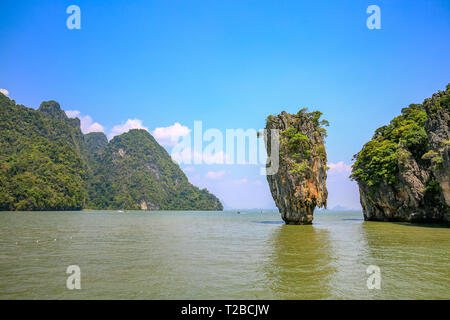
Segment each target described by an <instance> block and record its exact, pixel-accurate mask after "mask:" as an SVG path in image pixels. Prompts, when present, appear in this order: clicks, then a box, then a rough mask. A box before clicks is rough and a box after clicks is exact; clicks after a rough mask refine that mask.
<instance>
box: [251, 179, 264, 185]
mask: <svg viewBox="0 0 450 320" xmlns="http://www.w3.org/2000/svg"><path fill="white" fill-rule="evenodd" d="M253 184H256V185H259V186H260V185H262V181H261V180H255V181H253Z"/></svg>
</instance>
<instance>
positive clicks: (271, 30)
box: [0, 0, 450, 208]
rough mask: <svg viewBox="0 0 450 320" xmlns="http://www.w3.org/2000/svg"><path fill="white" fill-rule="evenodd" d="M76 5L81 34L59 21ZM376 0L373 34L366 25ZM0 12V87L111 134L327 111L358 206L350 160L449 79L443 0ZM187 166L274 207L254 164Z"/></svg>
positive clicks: (342, 190) (10, 6) (336, 199)
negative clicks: (377, 21)
mask: <svg viewBox="0 0 450 320" xmlns="http://www.w3.org/2000/svg"><path fill="white" fill-rule="evenodd" d="M72 4H75V5H78V6H79V7H80V8H81V29H80V30H69V29H67V27H66V19H67V17H68V16H69V15H68V14H66V8H67V7H68V6H69V5H72ZM372 4H375V5H378V6H379V7H380V9H381V30H369V29H368V28H367V27H366V19H367V18H368V16H369V15H368V14H367V13H366V8H367V7H368V6H369V5H372ZM0 9H1V10H0V38H1V45H0V61H1V62H2V68H1V69H2V71H1V73H0V88H3V89H6V90H8V92H9V96H10V97H11V98H12V99H15V100H16V102H17V103H21V104H24V105H26V106H29V107H33V108H36V107H38V106H39V104H40V102H41V101H43V100H50V99H54V100H57V101H59V102H60V104H61V106H62V107H63V108H64V109H65V110H72V111H74V110H76V111H78V112H79V114H78V116H79V117H84V119H85V120H86V121H87V122H86V128H89V125H92V123H95V122H97V123H98V125H101V127H98V126H94V127H96V128H97V129H98V128H102V130H104V131H105V132H106V133H107V134H108V135H111V133H112V132H113V131H114V130H116V131H117V132H118V133H119V132H121V130H122V131H123V130H125V129H126V128H127V126H124V125H125V124H127V120H128V119H130V120H132V121H129V122H128V125H129V126H128V127H136V126H137V127H145V128H147V129H148V130H149V131H150V132H154V130H155V129H156V128H165V127H172V126H173V125H174V124H175V123H179V124H180V126H182V127H187V128H189V129H192V128H193V123H194V121H195V120H201V121H203V127H204V128H205V129H207V128H218V129H220V130H225V129H226V128H243V129H248V128H254V129H259V128H262V127H263V126H264V121H265V118H266V117H267V115H269V114H275V113H279V112H280V111H282V110H286V111H287V112H297V111H298V110H299V109H300V108H302V107H308V108H309V109H310V110H315V109H317V110H320V111H322V112H323V113H324V117H325V118H326V119H328V120H329V121H330V123H331V125H330V127H329V129H328V134H329V137H328V139H327V143H326V148H327V152H328V159H329V162H330V163H332V164H334V165H335V167H334V168H335V169H332V170H330V172H329V173H330V175H329V179H328V188H329V205H330V207H333V206H335V205H342V206H346V207H351V208H358V207H359V196H358V191H357V188H356V185H355V184H354V183H352V182H350V181H349V180H348V177H347V176H348V168H349V167H348V166H349V165H350V164H351V159H352V156H353V154H355V153H356V152H358V151H359V150H360V149H361V147H362V145H363V144H364V143H365V142H366V141H367V140H368V139H370V137H371V136H372V134H373V132H374V130H375V129H376V128H378V127H379V126H381V125H383V124H386V123H388V122H389V121H390V119H392V118H393V117H394V116H396V115H398V114H399V112H400V109H401V108H402V107H405V106H407V105H408V104H410V103H420V102H422V101H423V99H424V98H426V97H428V96H430V95H431V94H432V93H433V92H435V91H437V90H442V89H444V88H445V85H446V84H447V83H448V82H450V59H449V52H450V41H449V34H450V2H449V1H444V0H442V1H414V2H411V1H298V0H297V1H243V0H240V1H173V0H171V1H112V0H109V1H58V2H56V1H17V0H15V1H9V0H6V1H5V0H2V2H1V4H0ZM87 116H89V117H90V118H86V117H87ZM89 121H91V122H89ZM115 126H116V127H115ZM114 127H115V129H114ZM116 131H115V132H116ZM166 147H167V149H168V151H170V149H171V147H170V146H169V145H166ZM186 167H188V168H189V169H187V170H185V172H186V174H187V175H188V177H189V178H190V180H191V181H192V182H193V183H194V184H196V185H199V186H201V187H207V188H208V189H210V190H211V191H212V192H214V193H215V194H217V195H218V196H219V197H220V198H221V199H222V200H223V202H224V203H225V204H226V205H227V206H229V207H235V208H259V207H263V208H273V207H274V204H273V200H272V199H271V196H270V193H269V190H268V187H267V183H266V181H265V178H264V177H262V176H260V175H259V167H257V166H249V165H241V166H238V165H235V166H229V165H228V166H227V165H192V166H183V165H182V168H184V169H185V168H186Z"/></svg>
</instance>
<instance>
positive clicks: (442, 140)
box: [351, 84, 450, 223]
mask: <svg viewBox="0 0 450 320" xmlns="http://www.w3.org/2000/svg"><path fill="white" fill-rule="evenodd" d="M449 121H450V84H448V85H447V88H446V90H445V91H439V92H437V93H435V94H433V95H432V97H431V98H427V99H425V100H424V101H423V103H422V104H411V105H410V106H409V107H407V108H403V109H402V114H401V115H399V116H398V117H396V118H394V119H393V120H392V121H391V122H390V124H389V125H385V126H382V127H381V128H378V129H377V130H376V131H375V134H374V136H373V138H372V140H371V141H369V142H367V143H366V144H365V145H364V147H363V148H362V150H361V151H360V152H359V153H358V154H356V155H355V160H356V161H355V163H354V164H353V173H352V175H351V177H352V178H353V179H355V180H356V181H357V182H358V185H359V191H360V197H361V205H362V208H363V212H364V219H365V220H379V221H408V222H447V223H448V222H450V207H449V205H450V185H449V179H450V166H449V163H450V157H449V151H450V149H449V146H450V136H449Z"/></svg>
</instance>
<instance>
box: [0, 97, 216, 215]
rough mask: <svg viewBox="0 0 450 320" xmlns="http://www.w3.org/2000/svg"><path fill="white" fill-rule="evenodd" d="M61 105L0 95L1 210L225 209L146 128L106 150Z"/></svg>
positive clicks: (100, 140)
mask: <svg viewBox="0 0 450 320" xmlns="http://www.w3.org/2000/svg"><path fill="white" fill-rule="evenodd" d="M79 124H80V123H79V120H78V119H68V118H67V116H66V115H65V113H64V111H63V110H61V108H60V106H59V104H58V103H57V102H55V101H48V102H43V103H42V104H41V106H40V108H39V110H33V109H30V108H26V107H24V106H21V105H16V104H15V102H14V101H12V100H10V99H9V98H7V97H6V96H4V95H3V94H0V177H1V179H0V210H79V209H82V208H93V209H140V203H141V202H142V201H145V202H146V203H147V206H148V208H149V209H154V208H160V209H167V210H222V209H223V207H222V204H221V203H220V201H219V200H218V199H217V198H216V197H215V196H214V195H212V194H211V193H209V192H208V191H207V190H206V189H199V188H197V187H195V186H193V185H192V184H190V183H189V181H188V180H187V178H186V176H185V175H184V173H183V172H182V171H181V169H180V168H179V166H178V165H177V164H175V163H174V162H173V161H172V159H171V157H170V155H169V154H168V153H167V152H166V151H165V149H164V148H162V147H161V146H160V145H159V144H158V143H157V142H156V140H155V139H154V138H153V137H152V136H151V135H150V134H149V133H148V132H147V131H144V130H131V131H130V132H128V133H126V134H122V135H120V136H116V137H115V138H114V139H113V140H112V141H111V143H109V144H108V141H107V139H106V136H105V135H104V134H103V133H90V134H87V135H83V134H82V133H81V130H80V127H79Z"/></svg>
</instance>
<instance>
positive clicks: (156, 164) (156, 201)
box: [88, 129, 223, 210]
mask: <svg viewBox="0 0 450 320" xmlns="http://www.w3.org/2000/svg"><path fill="white" fill-rule="evenodd" d="M93 168H94V172H96V174H95V175H94V176H93V177H92V178H91V179H90V180H89V185H88V190H89V200H88V206H89V207H90V208H94V209H104V208H108V209H117V208H120V209H139V208H140V203H141V202H142V201H144V202H145V203H146V205H147V206H148V207H149V209H150V208H153V209H155V208H160V209H165V210H222V209H223V207H222V205H221V204H220V202H219V200H218V199H217V198H216V197H215V196H214V195H212V194H211V193H209V192H208V191H207V190H206V189H202V190H200V189H199V188H197V187H195V186H193V185H192V184H190V183H189V181H188V179H187V178H186V176H185V174H184V173H183V171H182V170H181V169H180V168H179V166H178V165H177V164H175V163H174V162H173V161H172V159H171V157H170V155H169V154H168V153H167V151H166V150H165V149H164V148H163V147H161V146H160V145H159V144H158V143H157V142H156V140H155V139H154V138H153V137H152V136H151V135H150V134H149V133H148V132H147V131H145V130H136V129H135V130H130V131H129V132H128V133H124V134H122V135H120V136H116V137H114V139H113V140H111V142H110V143H109V144H108V145H107V146H106V148H105V149H104V151H103V152H102V153H101V154H99V156H98V157H96V158H95V162H94V163H93Z"/></svg>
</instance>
